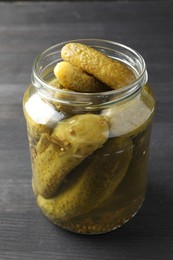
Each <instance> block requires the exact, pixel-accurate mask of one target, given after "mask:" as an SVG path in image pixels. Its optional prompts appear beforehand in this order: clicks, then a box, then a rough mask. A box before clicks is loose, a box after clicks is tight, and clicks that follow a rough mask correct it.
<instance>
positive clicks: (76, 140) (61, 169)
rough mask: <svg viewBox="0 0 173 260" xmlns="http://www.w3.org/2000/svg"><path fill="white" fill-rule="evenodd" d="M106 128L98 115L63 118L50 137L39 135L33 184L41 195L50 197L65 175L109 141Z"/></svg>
mask: <svg viewBox="0 0 173 260" xmlns="http://www.w3.org/2000/svg"><path fill="white" fill-rule="evenodd" d="M108 135H109V126H108V123H107V121H106V120H105V119H104V117H102V116H100V115H93V114H85V115H77V116H73V117H70V118H68V119H65V120H63V121H61V122H59V124H58V125H57V126H56V127H55V129H54V131H53V133H52V135H51V136H48V135H42V138H41V139H40V141H39V143H38V145H37V147H36V150H37V157H36V160H35V164H34V177H33V179H34V184H35V187H36V189H37V191H38V193H39V194H40V195H42V196H43V197H45V198H48V197H51V196H53V195H54V194H55V193H56V191H57V189H58V187H59V185H60V184H61V182H62V181H63V179H64V178H65V177H66V175H67V174H68V173H69V172H70V171H71V170H72V169H73V168H74V167H76V166H77V165H78V164H80V163H81V162H82V161H83V160H84V159H85V158H86V157H87V156H89V155H90V154H92V153H93V152H94V151H95V150H96V149H98V148H100V147H101V146H102V145H103V144H104V143H105V142H106V141H107V139H108Z"/></svg>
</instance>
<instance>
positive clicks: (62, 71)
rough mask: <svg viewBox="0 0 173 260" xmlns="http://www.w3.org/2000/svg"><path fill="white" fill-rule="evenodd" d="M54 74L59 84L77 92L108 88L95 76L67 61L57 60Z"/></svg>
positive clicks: (98, 90)
mask: <svg viewBox="0 0 173 260" xmlns="http://www.w3.org/2000/svg"><path fill="white" fill-rule="evenodd" d="M54 74H55V76H56V77H57V79H58V80H59V82H60V84H61V85H62V86H63V87H64V88H66V89H71V90H74V91H77V92H89V93H94V92H102V91H106V90H110V89H109V88H108V87H107V86H106V85H105V84H103V83H102V82H100V81H99V80H97V79H96V78H95V77H93V76H91V75H89V74H88V73H85V72H84V71H82V70H81V69H79V68H78V67H74V66H72V65H71V64H70V63H69V62H65V61H62V62H59V63H57V65H56V66H55V68H54Z"/></svg>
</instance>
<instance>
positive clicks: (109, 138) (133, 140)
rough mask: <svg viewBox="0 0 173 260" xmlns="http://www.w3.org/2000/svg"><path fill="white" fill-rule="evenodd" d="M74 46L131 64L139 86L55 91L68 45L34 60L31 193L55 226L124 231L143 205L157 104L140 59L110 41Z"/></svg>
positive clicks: (28, 113)
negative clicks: (56, 69) (56, 73)
mask: <svg viewBox="0 0 173 260" xmlns="http://www.w3.org/2000/svg"><path fill="white" fill-rule="evenodd" d="M73 42H79V43H83V44H86V45H89V46H91V47H93V48H96V49H97V50H99V51H101V52H103V53H104V54H106V55H108V56H109V57H111V58H113V59H117V60H119V61H121V62H123V63H125V64H126V65H127V66H128V67H130V68H131V69H132V70H133V72H134V74H135V76H136V80H135V81H134V82H133V83H132V84H130V85H128V86H124V87H122V88H120V89H118V90H111V91H106V92H100V93H79V92H73V91H67V90H64V89H57V88H56V87H55V84H56V80H55V76H54V73H53V69H54V67H55V65H56V64H57V62H59V61H60V60H61V56H60V52H61V49H62V47H63V46H64V45H65V44H66V42H65V43H60V44H57V45H55V46H53V47H51V48H49V49H47V50H46V51H44V52H43V53H42V54H41V55H40V56H38V57H37V58H36V60H35V62H34V65H33V71H32V84H31V85H30V86H29V87H28V89H27V90H26V92H25V94H24V102H23V107H24V115H25V118H26V122H27V130H28V138H29V145H30V153H31V161H32V171H33V177H32V186H33V192H34V194H35V196H36V199H37V204H38V206H39V207H40V208H41V209H42V211H43V213H44V215H46V216H47V217H48V218H49V219H50V220H51V221H52V222H53V223H55V224H57V225H58V226H60V227H62V228H65V229H68V230H70V231H73V232H77V233H83V234H99V233H104V232H108V231H111V230H113V229H115V228H117V227H119V226H121V225H122V224H124V223H125V222H126V221H128V220H129V219H130V218H131V217H132V216H134V215H135V213H136V212H137V211H138V209H139V208H140V206H141V205H142V203H143V200H144V197H145V192H146V184H147V160H148V152H149V141H150V132H151V124H152V118H153V114H154V110H155V98H154V96H153V93H152V90H151V89H150V87H149V86H148V85H147V79H148V77H147V71H146V65H145V62H144V60H143V58H142V57H141V55H140V54H139V53H137V52H136V51H134V50H132V49H131V48H128V47H127V46H124V45H122V44H119V43H116V42H111V41H105V40H94V39H83V40H75V41H73Z"/></svg>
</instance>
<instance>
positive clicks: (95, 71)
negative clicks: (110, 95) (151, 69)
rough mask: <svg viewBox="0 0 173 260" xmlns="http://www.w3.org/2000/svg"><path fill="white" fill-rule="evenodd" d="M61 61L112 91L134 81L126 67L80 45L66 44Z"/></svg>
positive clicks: (130, 71)
mask: <svg viewBox="0 0 173 260" xmlns="http://www.w3.org/2000/svg"><path fill="white" fill-rule="evenodd" d="M61 56H62V59H64V60H65V61H67V62H70V63H71V64H72V65H73V66H75V67H78V68H80V69H82V70H83V71H85V72H87V73H89V74H91V75H93V76H94V77H95V78H97V79H98V80H100V81H101V82H103V83H105V84H106V85H107V86H109V87H110V88H112V89H118V88H121V87H123V86H126V85H128V84H130V83H132V82H133V81H134V80H135V76H134V73H133V72H132V70H131V69H129V68H128V66H127V65H125V64H123V63H122V62H120V61H117V60H115V59H112V58H110V57H108V56H107V55H105V54H103V53H102V52H100V51H97V50H96V49H94V48H91V47H89V46H86V45H84V44H81V43H68V44H66V45H65V46H64V47H63V48H62V50H61Z"/></svg>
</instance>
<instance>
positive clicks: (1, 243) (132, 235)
mask: <svg viewBox="0 0 173 260" xmlns="http://www.w3.org/2000/svg"><path fill="white" fill-rule="evenodd" d="M172 14H173V2H172V1H166V0H165V1H157V3H156V1H98V2H95V1H94V2H87V1H84V2H82V1H81V2H80V1H78V2H66V1H65V2H64V1H63V2H57V3H55V2H54V3H51V2H49V3H48V2H46V3H41V2H38V3H36V2H34V3H32V2H28V3H11V4H10V3H0V260H6V259H8V260H9V259H16V260H20V259H21V260H25V259H27V260H30V259H33V260H35V259H36V260H37V259H41V260H43V259H59V260H69V259H70V260H76V259H82V260H139V259H140V260H148V259H149V260H152V259H153V260H154V259H158V260H163V259H164V260H172V259H173V232H172V230H173V207H172V204H173V188H172V183H173V175H172V173H173V159H172V151H173V135H172V130H173V116H172V115H173V87H172V86H173V77H172V74H173V70H172V69H173V67H172V60H173V52H172V46H173V31H172ZM75 38H104V39H110V40H113V41H118V42H121V43H124V44H126V45H129V46H130V47H132V48H134V49H136V50H137V51H139V52H140V53H141V54H142V55H143V56H144V58H145V60H146V63H147V66H148V72H149V79H150V84H151V85H152V88H153V90H154V92H155V95H156V98H157V112H156V116H155V120H154V126H153V132H152V141H151V151H150V160H149V184H148V191H147V196H146V200H145V203H144V205H143V207H142V208H141V210H140V211H139V213H138V214H137V216H136V217H135V218H133V219H132V220H131V221H130V222H128V223H127V224H126V225H124V226H123V227H122V228H120V229H118V230H116V231H114V232H111V233H109V234H105V235H100V236H82V235H76V234H73V233H70V232H67V231H64V230H62V229H59V228H58V227H55V226H54V225H53V224H51V223H50V222H49V221H48V220H47V219H46V218H45V217H44V216H43V215H42V214H41V212H40V210H39V209H38V207H37V206H36V203H35V199H34V196H33V194H32V190H31V166H30V157H29V150H28V142H27V134H26V126H25V121H24V117H23V112H22V97H23V93H24V91H25V89H26V87H27V85H28V84H29V82H30V74H31V66H32V63H33V60H34V58H35V57H36V55H38V54H39V53H40V52H41V51H42V50H44V49H46V48H47V47H49V46H51V45H53V44H56V43H59V42H62V41H65V40H70V39H75Z"/></svg>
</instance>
